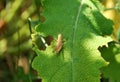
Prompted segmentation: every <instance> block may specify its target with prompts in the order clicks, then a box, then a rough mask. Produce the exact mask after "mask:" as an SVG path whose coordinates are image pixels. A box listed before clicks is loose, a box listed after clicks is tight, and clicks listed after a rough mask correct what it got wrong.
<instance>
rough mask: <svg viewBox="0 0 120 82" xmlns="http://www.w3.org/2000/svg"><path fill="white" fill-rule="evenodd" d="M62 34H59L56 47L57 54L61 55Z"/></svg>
mask: <svg viewBox="0 0 120 82" xmlns="http://www.w3.org/2000/svg"><path fill="white" fill-rule="evenodd" d="M62 45H63V44H62V34H58V38H57V43H56V46H55V52H56V53H59V52H60V50H61V49H62Z"/></svg>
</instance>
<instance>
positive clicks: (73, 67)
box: [32, 0, 112, 82]
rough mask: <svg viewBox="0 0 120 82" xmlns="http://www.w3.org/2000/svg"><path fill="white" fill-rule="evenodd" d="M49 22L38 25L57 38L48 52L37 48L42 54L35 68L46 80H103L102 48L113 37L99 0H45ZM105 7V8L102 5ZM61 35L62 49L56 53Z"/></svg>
mask: <svg viewBox="0 0 120 82" xmlns="http://www.w3.org/2000/svg"><path fill="white" fill-rule="evenodd" d="M43 5H44V13H43V14H42V15H43V16H45V17H46V21H45V22H43V23H41V24H40V25H37V26H36V31H37V32H39V33H40V34H42V35H43V36H52V37H53V38H54V40H53V41H52V43H51V45H50V46H48V47H47V48H46V50H45V51H41V50H39V49H38V48H36V47H35V48H34V50H35V51H36V53H37V54H38V56H37V57H36V58H35V59H34V61H33V64H32V66H33V68H34V69H36V70H37V71H38V73H39V76H40V77H41V78H42V81H43V82H99V81H100V71H99V68H101V67H102V66H105V65H106V64H107V62H106V61H105V60H104V59H103V58H102V57H101V55H100V52H99V51H98V47H99V46H101V45H106V44H107V42H109V41H111V38H109V37H104V35H110V34H111V33H112V22H111V21H110V20H108V19H106V18H105V17H104V16H103V15H102V14H101V13H100V12H101V11H100V10H102V9H99V8H100V7H101V6H100V3H99V2H98V1H96V0H44V1H43ZM101 8H102V7H101ZM99 19H100V20H99ZM58 34H61V35H62V40H63V43H62V44H63V45H62V49H61V50H60V51H59V52H58V53H56V52H55V45H56V43H57V41H56V39H57V36H58Z"/></svg>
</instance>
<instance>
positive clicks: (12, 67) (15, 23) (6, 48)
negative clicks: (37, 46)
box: [0, 0, 41, 82]
mask: <svg viewBox="0 0 120 82" xmlns="http://www.w3.org/2000/svg"><path fill="white" fill-rule="evenodd" d="M40 6H41V3H40V0H0V82H36V81H35V79H37V77H36V73H34V72H35V71H34V70H33V69H32V68H31V62H32V59H33V57H34V56H35V54H34V52H33V51H32V42H31V35H30V29H29V24H28V18H31V19H32V20H34V21H36V20H39V19H40V14H39V13H40ZM21 58H22V60H21ZM33 80H34V81H33ZM39 82H40V80H39Z"/></svg>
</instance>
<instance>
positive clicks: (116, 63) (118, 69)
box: [100, 42, 120, 82]
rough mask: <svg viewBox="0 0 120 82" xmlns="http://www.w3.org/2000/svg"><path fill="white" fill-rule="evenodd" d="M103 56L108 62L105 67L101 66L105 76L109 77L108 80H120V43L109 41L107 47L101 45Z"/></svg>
mask: <svg viewBox="0 0 120 82" xmlns="http://www.w3.org/2000/svg"><path fill="white" fill-rule="evenodd" d="M100 51H101V54H102V56H103V58H104V59H105V60H106V61H108V62H110V64H109V65H108V66H106V67H103V68H102V69H101V71H102V72H103V75H104V77H105V78H109V81H110V82H119V81H120V77H119V76H120V44H115V42H110V43H109V44H108V47H106V46H103V47H102V48H101V49H100Z"/></svg>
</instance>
